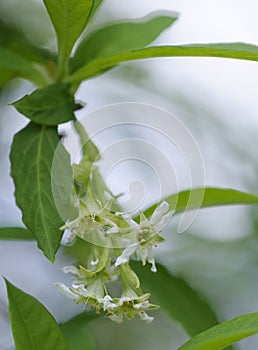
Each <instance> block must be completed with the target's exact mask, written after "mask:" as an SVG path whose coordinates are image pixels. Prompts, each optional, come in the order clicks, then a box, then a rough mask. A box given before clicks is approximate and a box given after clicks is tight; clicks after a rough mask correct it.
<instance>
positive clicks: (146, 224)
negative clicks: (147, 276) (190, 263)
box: [115, 202, 173, 272]
mask: <svg viewBox="0 0 258 350" xmlns="http://www.w3.org/2000/svg"><path fill="white" fill-rule="evenodd" d="M168 210H169V205H168V203H167V202H162V203H161V204H160V205H159V206H158V207H157V208H156V209H155V211H154V212H153V214H152V215H151V217H150V219H147V218H146V216H145V215H144V214H143V213H141V215H140V224H139V225H138V226H137V228H136V231H137V234H136V237H137V243H132V244H130V245H128V246H127V247H126V248H125V249H124V250H123V252H122V254H121V255H120V256H119V257H118V258H117V259H116V263H115V265H116V266H119V265H121V264H125V263H127V262H128V261H129V259H130V257H131V256H132V255H133V254H134V253H136V251H137V250H139V252H140V254H141V258H142V264H143V265H145V264H146V260H147V261H148V262H149V263H150V264H151V265H152V267H151V271H152V272H156V271H157V268H156V265H155V260H154V254H153V250H152V247H156V246H157V245H158V243H160V242H162V241H163V240H164V239H163V238H162V237H161V236H160V235H159V233H160V232H161V231H162V230H163V228H164V227H165V226H166V225H167V223H168V222H169V220H170V218H171V216H172V214H173V212H172V211H168Z"/></svg>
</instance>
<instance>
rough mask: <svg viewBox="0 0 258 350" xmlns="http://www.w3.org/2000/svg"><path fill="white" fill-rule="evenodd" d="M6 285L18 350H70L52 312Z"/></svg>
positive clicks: (30, 297) (29, 296)
mask: <svg viewBox="0 0 258 350" xmlns="http://www.w3.org/2000/svg"><path fill="white" fill-rule="evenodd" d="M5 282H6V287H7V292H8V300H9V311H10V318H11V326H12V331H13V337H14V341H15V345H16V350H49V349H58V350H69V345H68V343H67V341H66V340H65V338H64V336H63V334H62V332H61V330H60V329H59V327H58V324H57V323H56V320H55V319H54V317H53V316H52V315H51V314H50V313H49V311H48V310H47V309H46V308H45V307H44V306H43V305H42V304H41V303H40V302H39V301H38V300H37V299H35V298H34V297H33V296H31V295H29V294H26V293H24V292H23V291H21V290H20V289H19V288H17V287H15V286H14V285H12V284H11V283H10V282H8V281H7V280H5Z"/></svg>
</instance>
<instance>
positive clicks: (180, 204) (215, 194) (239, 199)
mask: <svg viewBox="0 0 258 350" xmlns="http://www.w3.org/2000/svg"><path fill="white" fill-rule="evenodd" d="M201 195H203V200H202V202H201V203H200V196H201ZM190 196H191V197H190ZM195 198H196V200H195ZM164 200H165V201H166V202H168V204H169V205H170V207H171V208H173V209H175V213H182V212H184V211H185V210H194V209H200V208H208V207H216V206H224V205H243V204H245V205H251V204H256V205H257V204H258V197H257V196H255V195H253V194H250V193H246V192H241V191H237V190H233V189H224V188H209V187H206V188H195V189H192V190H186V191H182V192H178V193H175V194H173V195H172V196H169V197H167V198H165V199H164ZM156 206H157V205H156V204H154V205H153V206H151V207H150V208H148V209H146V210H145V211H144V214H145V215H146V216H150V215H151V214H152V213H153V211H154V210H155V208H156Z"/></svg>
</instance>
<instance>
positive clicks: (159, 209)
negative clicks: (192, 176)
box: [150, 202, 169, 225]
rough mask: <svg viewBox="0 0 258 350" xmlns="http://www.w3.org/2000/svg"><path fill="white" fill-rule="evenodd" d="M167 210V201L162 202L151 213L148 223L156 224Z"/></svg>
mask: <svg viewBox="0 0 258 350" xmlns="http://www.w3.org/2000/svg"><path fill="white" fill-rule="evenodd" d="M168 210H169V205H168V203H167V202H162V203H160V205H159V206H158V207H157V208H156V209H155V210H154V212H153V214H152V215H151V218H150V223H151V224H152V225H156V224H157V223H158V222H159V221H160V220H161V219H162V216H164V215H165V214H166V213H167V211H168Z"/></svg>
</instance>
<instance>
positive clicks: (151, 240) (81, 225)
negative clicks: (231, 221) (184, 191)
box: [56, 171, 172, 323]
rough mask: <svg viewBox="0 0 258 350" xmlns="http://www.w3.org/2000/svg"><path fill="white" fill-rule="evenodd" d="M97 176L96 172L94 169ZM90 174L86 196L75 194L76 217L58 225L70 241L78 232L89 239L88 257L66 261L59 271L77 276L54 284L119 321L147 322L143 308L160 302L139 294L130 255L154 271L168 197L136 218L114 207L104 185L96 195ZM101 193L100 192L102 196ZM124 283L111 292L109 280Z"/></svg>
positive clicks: (62, 290) (77, 301) (114, 201)
mask: <svg viewBox="0 0 258 350" xmlns="http://www.w3.org/2000/svg"><path fill="white" fill-rule="evenodd" d="M94 174H95V175H96V174H97V176H98V173H96V171H95V173H94ZM92 181H93V177H91V178H89V181H88V183H87V186H85V188H86V190H85V192H84V195H83V196H81V198H79V199H78V205H77V207H78V210H79V213H78V216H77V217H76V218H75V219H72V220H69V221H67V222H66V224H65V226H63V227H62V228H61V229H62V230H65V229H69V230H70V236H69V238H68V241H69V243H73V242H74V241H76V239H77V238H78V237H79V238H80V239H82V240H84V241H86V242H90V243H91V244H90V245H89V247H90V248H89V249H88V251H87V256H88V257H87V259H85V262H84V264H83V266H82V265H80V266H79V267H76V266H68V267H65V268H64V269H63V270H64V272H65V273H71V274H73V275H74V276H75V280H74V282H73V284H72V286H71V287H67V286H65V285H64V284H63V283H59V282H58V283H56V287H57V288H58V289H59V290H60V292H61V293H63V294H64V295H65V296H67V297H68V298H71V299H72V300H74V302H75V303H82V304H84V305H85V307H86V308H87V307H90V308H93V309H95V310H96V312H101V311H104V312H105V313H106V316H107V317H109V318H110V319H111V320H113V321H115V322H118V323H120V322H122V321H123V319H124V317H125V318H127V319H132V318H134V317H135V316H137V315H138V316H139V317H140V318H141V319H142V320H145V321H146V322H151V321H152V320H153V317H150V316H149V315H148V314H147V313H146V311H149V310H154V309H156V308H157V307H158V306H156V305H153V304H151V303H150V302H149V297H150V294H149V293H143V292H142V290H141V288H140V281H139V278H138V276H137V275H136V273H135V272H134V271H133V270H132V268H131V267H130V264H129V262H130V258H131V256H132V255H134V256H135V257H137V256H140V257H141V260H142V264H143V265H145V264H146V262H148V263H150V264H151V271H153V272H156V271H157V268H156V265H155V260H154V254H153V247H156V246H157V245H158V243H160V242H162V241H163V240H164V239H163V238H162V237H161V236H160V233H161V231H162V230H163V228H164V227H165V226H166V225H167V223H168V221H169V220H170V218H171V216H172V211H169V205H168V203H167V202H162V203H161V204H159V205H158V206H157V208H156V209H155V210H154V212H153V214H152V215H151V216H150V217H149V218H147V217H146V216H145V215H144V214H143V213H141V214H140V220H139V223H138V222H137V221H136V220H134V219H133V218H132V217H129V216H128V215H125V214H124V213H121V212H118V211H117V210H116V211H115V210H114V208H117V207H118V204H117V200H116V198H115V197H113V196H112V195H111V194H110V192H108V191H107V189H106V188H105V187H104V186H105V185H103V182H101V183H100V184H99V186H98V191H99V192H101V191H100V188H101V187H103V188H102V197H101V198H100V197H97V196H96V191H94V189H92V186H91V182H92ZM103 194H104V195H103ZM116 280H118V282H120V284H121V282H122V287H121V288H120V289H121V292H120V295H121V296H120V297H112V296H111V293H110V291H109V287H110V285H111V283H114V282H115V281H116Z"/></svg>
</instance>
